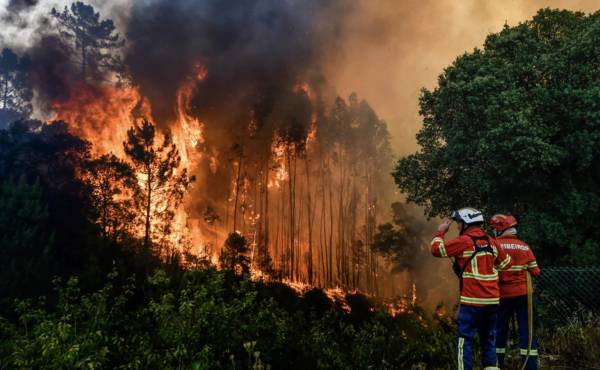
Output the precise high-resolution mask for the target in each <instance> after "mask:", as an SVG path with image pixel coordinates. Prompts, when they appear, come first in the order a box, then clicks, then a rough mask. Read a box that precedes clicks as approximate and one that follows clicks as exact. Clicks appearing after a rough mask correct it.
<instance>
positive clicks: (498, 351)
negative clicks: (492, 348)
mask: <svg viewBox="0 0 600 370" xmlns="http://www.w3.org/2000/svg"><path fill="white" fill-rule="evenodd" d="M496 353H506V348H496Z"/></svg>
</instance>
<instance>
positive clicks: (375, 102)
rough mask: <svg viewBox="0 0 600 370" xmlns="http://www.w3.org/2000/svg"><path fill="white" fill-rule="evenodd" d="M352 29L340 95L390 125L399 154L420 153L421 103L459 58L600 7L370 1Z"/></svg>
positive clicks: (337, 70) (527, 0) (339, 71)
mask: <svg viewBox="0 0 600 370" xmlns="http://www.w3.org/2000/svg"><path fill="white" fill-rule="evenodd" d="M359 4H360V5H359V10H358V12H357V13H356V14H355V15H354V16H353V17H352V19H350V20H349V21H348V23H347V29H346V30H345V32H346V33H347V37H346V38H345V40H346V42H345V44H344V45H342V48H343V52H342V56H343V57H342V58H343V59H342V60H341V61H337V62H336V63H335V66H334V68H332V73H331V76H334V77H333V78H334V83H335V85H336V87H337V88H338V91H339V92H340V93H341V94H343V95H346V94H348V93H349V92H351V91H356V92H357V93H358V94H359V95H360V96H361V97H363V98H365V99H366V100H367V101H369V102H370V103H371V105H372V106H373V107H374V108H375V110H376V111H377V112H378V113H379V115H380V116H381V117H382V118H384V119H386V120H388V123H389V126H390V131H391V133H392V136H393V143H394V149H395V150H396V151H397V153H399V154H407V153H410V152H413V151H414V150H416V143H415V141H414V134H415V133H416V131H417V130H418V129H419V127H420V121H421V120H420V117H419V116H418V106H417V104H418V96H419V90H420V89H421V88H422V87H427V88H433V87H434V86H435V83H436V80H437V77H438V75H439V74H440V73H441V72H442V70H443V69H444V67H446V66H448V65H449V64H450V63H452V61H453V60H454V59H455V58H456V57H457V56H459V55H461V54H463V53H465V52H469V51H472V50H473V48H475V47H480V46H481V45H482V44H483V41H484V40H485V37H486V35H487V34H489V33H491V32H498V31H500V30H501V29H502V26H503V25H504V24H505V22H506V23H508V25H516V24H518V23H519V22H521V21H524V20H527V19H530V18H531V17H532V16H533V15H534V14H535V13H536V12H537V10H538V9H540V8H544V7H550V8H566V9H571V10H580V11H583V12H585V13H590V12H594V11H596V10H597V9H600V1H598V0H597V1H589V0H588V1H585V0H579V1H578V0H566V1H565V0H563V1H540V0H419V1H413V0H363V1H361V2H359Z"/></svg>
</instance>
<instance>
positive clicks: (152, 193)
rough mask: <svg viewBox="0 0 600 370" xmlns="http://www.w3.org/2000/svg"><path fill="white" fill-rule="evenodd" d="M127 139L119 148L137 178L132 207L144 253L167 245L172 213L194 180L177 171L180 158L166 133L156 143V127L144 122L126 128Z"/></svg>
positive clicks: (185, 171)
mask: <svg viewBox="0 0 600 370" xmlns="http://www.w3.org/2000/svg"><path fill="white" fill-rule="evenodd" d="M127 137H128V139H127V141H126V142H124V143H123V147H124V149H125V154H126V155H127V157H128V159H129V161H130V163H131V166H132V169H133V171H134V172H135V175H136V176H137V182H136V186H135V188H134V193H133V199H134V207H135V209H136V210H137V212H138V215H139V218H140V220H141V222H140V224H141V227H142V229H143V232H144V249H145V252H150V250H151V247H152V245H153V244H158V245H159V246H166V245H167V244H168V241H167V238H168V236H169V235H171V233H172V229H171V226H172V221H173V218H174V216H175V211H176V210H177V207H179V205H180V204H181V201H182V200H183V196H184V194H185V192H186V191H187V189H188V187H189V185H190V183H191V182H192V181H193V180H194V178H193V177H190V176H188V174H187V169H186V168H183V169H180V168H179V166H180V164H181V157H180V156H179V151H178V150H177V147H176V146H175V144H174V143H173V141H172V139H171V136H170V134H169V133H166V134H165V135H164V136H163V139H162V143H160V144H159V143H157V142H156V141H157V134H156V127H155V126H154V125H153V124H152V123H151V122H149V121H147V120H144V121H142V122H141V124H137V123H136V124H135V125H134V126H133V127H132V128H131V129H129V131H127Z"/></svg>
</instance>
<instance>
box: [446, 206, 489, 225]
mask: <svg viewBox="0 0 600 370" xmlns="http://www.w3.org/2000/svg"><path fill="white" fill-rule="evenodd" d="M451 218H452V219H453V220H454V221H457V222H458V221H460V222H464V223H465V225H471V224H477V223H483V213H481V211H478V210H476V209H475V208H468V207H467V208H461V209H459V210H458V211H454V212H452V216H451Z"/></svg>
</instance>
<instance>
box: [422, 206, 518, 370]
mask: <svg viewBox="0 0 600 370" xmlns="http://www.w3.org/2000/svg"><path fill="white" fill-rule="evenodd" d="M451 218H452V220H448V221H446V222H444V223H442V224H441V225H440V226H439V227H438V232H437V233H436V235H435V238H433V240H432V241H431V253H432V254H433V255H434V256H435V257H453V258H454V264H453V269H454V272H455V273H456V275H457V276H458V277H459V281H460V308H459V311H458V320H457V325H458V332H457V337H456V350H457V361H458V363H457V366H458V369H459V370H470V369H472V368H473V343H474V337H475V334H476V333H478V334H479V341H480V343H481V347H482V348H481V353H482V356H481V357H482V365H483V368H484V370H490V369H497V367H496V351H495V342H494V341H495V331H496V316H497V311H498V303H499V301H500V291H499V287H498V272H497V270H498V269H503V268H507V267H509V266H510V256H509V255H507V254H506V253H505V252H504V251H503V250H502V248H501V247H500V246H499V245H498V244H497V242H496V240H494V239H493V238H491V237H489V236H488V235H486V233H485V232H484V231H483V230H482V226H483V222H484V219H483V215H482V213H481V212H479V211H478V210H476V209H473V208H462V209H459V210H458V211H455V212H453V213H452V217H451ZM453 221H455V222H456V223H457V225H458V227H459V236H458V237H456V238H454V239H452V240H448V241H444V235H445V234H446V232H447V231H448V229H449V227H450V224H451V223H452V222H453Z"/></svg>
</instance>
